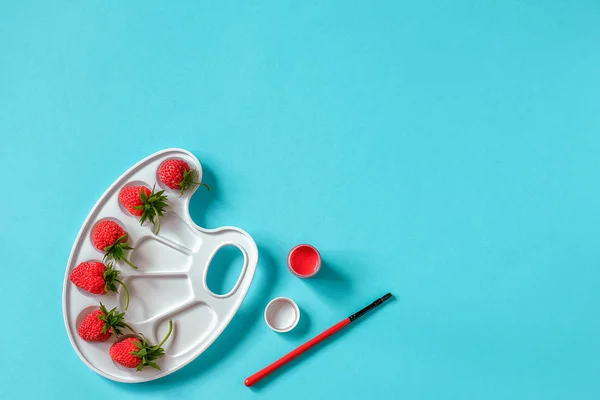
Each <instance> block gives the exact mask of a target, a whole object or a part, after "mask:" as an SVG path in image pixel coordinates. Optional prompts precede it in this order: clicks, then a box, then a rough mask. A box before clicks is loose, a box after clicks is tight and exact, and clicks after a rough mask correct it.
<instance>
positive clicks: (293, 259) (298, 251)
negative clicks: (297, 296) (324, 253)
mask: <svg viewBox="0 0 600 400" xmlns="http://www.w3.org/2000/svg"><path fill="white" fill-rule="evenodd" d="M287 262H288V268H289V269H290V271H291V272H292V274H294V275H296V276H297V277H298V278H311V277H313V276H315V275H316V274H317V273H318V272H319V270H320V269H321V255H320V254H319V251H318V250H317V249H315V248H314V247H313V246H311V245H310V244H299V245H298V246H296V247H294V248H293V249H292V250H290V254H288V259H287Z"/></svg>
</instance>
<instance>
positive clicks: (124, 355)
mask: <svg viewBox="0 0 600 400" xmlns="http://www.w3.org/2000/svg"><path fill="white" fill-rule="evenodd" d="M171 332H173V321H169V332H167V336H165V338H164V339H163V340H162V342H160V343H159V344H157V345H156V346H150V345H149V344H148V341H147V340H146V338H145V337H144V336H143V335H140V337H130V338H127V339H123V340H121V341H120V342H116V343H115V344H113V345H112V346H110V350H109V354H110V357H111V358H112V359H113V361H115V362H116V363H119V364H121V365H122V366H124V367H127V368H136V369H137V370H138V371H141V370H142V369H143V368H144V367H146V366H150V367H152V368H156V369H160V367H159V366H158V365H156V363H155V362H154V361H155V360H158V359H159V358H161V357H162V356H164V355H165V351H164V350H163V348H162V347H161V346H162V345H163V344H165V342H166V341H167V339H168V338H169V336H170V335H171Z"/></svg>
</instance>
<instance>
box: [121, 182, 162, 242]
mask: <svg viewBox="0 0 600 400" xmlns="http://www.w3.org/2000/svg"><path fill="white" fill-rule="evenodd" d="M164 192H165V191H164V190H161V191H160V192H156V193H154V188H152V190H150V189H148V188H147V187H146V186H125V187H124V188H123V189H121V192H120V193H119V201H120V202H121V204H122V205H123V207H125V208H126V209H127V211H129V212H130V213H131V214H132V215H135V216H137V217H141V218H140V224H142V225H143V224H144V222H146V220H147V219H148V220H150V222H152V224H154V217H156V220H157V224H156V232H155V233H156V234H158V232H159V231H160V217H162V216H163V215H164V213H165V208H167V206H168V203H167V196H165V195H163V193H164Z"/></svg>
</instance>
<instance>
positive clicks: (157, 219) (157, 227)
mask: <svg viewBox="0 0 600 400" xmlns="http://www.w3.org/2000/svg"><path fill="white" fill-rule="evenodd" d="M152 209H153V210H154V214H155V215H156V232H154V234H155V235H158V232H160V214H159V213H158V211H156V208H155V207H154V206H152Z"/></svg>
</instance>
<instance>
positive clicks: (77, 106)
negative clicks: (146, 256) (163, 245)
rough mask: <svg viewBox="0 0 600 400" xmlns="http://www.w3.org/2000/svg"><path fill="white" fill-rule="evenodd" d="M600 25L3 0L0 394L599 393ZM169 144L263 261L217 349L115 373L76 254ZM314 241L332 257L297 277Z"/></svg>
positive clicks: (224, 4)
mask: <svg viewBox="0 0 600 400" xmlns="http://www.w3.org/2000/svg"><path fill="white" fill-rule="evenodd" d="M599 39H600V5H599V3H598V2H597V1H578V2H567V1H547V0H544V1H542V0H540V1H512V0H511V1H483V2H482V1H460V0H459V1H453V2H443V1H439V0H430V1H427V0H426V1H419V2H407V1H381V2H366V1H365V2H357V1H331V2H313V1H306V2H291V1H277V2H266V1H248V2H229V1H219V2H208V1H204V2H185V1H178V2H158V1H147V2H137V3H136V2H122V1H85V2H60V1H55V2H36V3H32V2H26V1H3V2H2V3H1V5H0V135H1V147H0V171H1V172H0V173H1V177H2V181H3V184H4V194H3V195H2V209H3V216H2V219H1V221H2V222H0V225H1V227H2V229H1V230H0V239H1V241H0V243H1V248H0V268H1V269H2V289H1V290H0V300H1V304H2V317H1V318H2V321H3V325H2V326H3V329H2V331H3V335H2V336H3V340H2V345H1V352H0V358H1V360H0V397H2V398H6V399H9V398H13V397H15V398H16V397H19V398H23V399H34V398H41V397H43V396H45V398H51V399H55V398H75V396H81V395H83V394H84V393H85V396H86V398H88V399H107V398H145V399H166V398H173V396H177V398H181V399H213V398H214V399H220V398H227V399H241V398H250V399H251V398H261V399H282V398H287V399H290V400H294V399H308V398H316V399H324V398H383V397H384V396H386V397H387V398H390V399H401V398H403V399H477V398H480V399H508V398H510V399H573V398H577V399H597V398H599V397H600V380H599V379H598V371H599V370H600V340H599V334H600V318H598V305H599V304H600V265H599V264H600V249H599V246H598V243H599V241H600V207H599V206H600V189H599V182H600V169H599V162H598V159H599V158H598V154H599V152H600V101H599V97H600V72H599V71H600V40H599ZM167 147H183V148H186V149H189V150H190V151H192V152H193V153H194V154H195V155H196V156H197V157H198V158H199V159H200V161H201V162H202V163H203V165H204V167H205V179H204V180H205V182H207V183H208V184H210V185H211V186H213V190H212V191H211V192H210V193H207V192H205V191H198V192H197V194H196V195H195V196H194V199H193V201H192V205H191V213H192V216H193V218H194V220H195V221H196V222H197V223H199V224H200V225H203V226H205V227H218V226H222V225H236V226H239V227H242V228H244V229H246V230H247V231H248V232H250V233H251V234H252V235H253V237H254V238H255V240H256V242H257V244H258V246H259V249H260V255H261V260H260V263H259V269H258V272H257V274H256V277H255V281H254V283H253V285H252V287H251V290H250V292H249V294H248V297H247V298H246V301H245V302H244V303H243V305H242V307H241V309H240V311H239V314H238V315H236V317H235V318H234V319H233V321H232V323H231V325H230V326H229V327H228V328H227V330H226V331H225V332H224V334H223V335H222V336H221V337H220V338H219V339H218V340H217V342H215V344H214V345H213V346H212V347H211V348H209V350H208V351H207V352H206V353H204V354H203V355H202V356H200V357H199V358H198V359H197V360H196V361H194V362H193V363H192V364H191V365H189V366H188V367H186V368H184V369H183V370H181V371H179V372H177V373H175V374H173V375H171V376H169V377H167V378H165V379H161V380H159V381H156V382H152V383H148V384H142V385H124V384H117V383H114V382H111V381H108V380H106V379H104V378H102V377H100V376H98V375H96V374H95V373H93V372H92V371H91V370H89V369H88V368H86V367H85V366H84V364H83V363H82V362H81V361H80V360H79V358H78V357H77V355H76V354H75V352H74V351H73V349H72V348H71V345H70V343H69V340H68V338H67V335H66V333H65V328H64V325H63V319H62V312H61V291H62V280H63V276H64V268H65V265H66V262H67V259H68V256H69V252H70V250H71V246H72V244H73V241H74V239H75V237H76V235H77V232H78V230H79V228H80V226H81V224H82V222H83V220H84V219H85V217H86V215H87V213H88V212H89V210H90V209H91V207H92V206H93V204H94V203H95V202H96V200H97V199H98V198H99V196H100V195H101V194H102V193H103V192H104V190H105V189H106V188H107V187H108V186H109V185H110V184H111V183H112V182H113V181H114V180H115V179H116V178H117V177H118V176H120V174H121V173H123V172H124V171H125V170H126V169H127V168H129V167H130V166H131V165H133V164H134V163H136V162H137V161H138V160H140V159H141V158H143V157H146V156H147V155H149V154H151V153H153V152H155V151H157V150H160V149H163V148H167ZM300 242H309V243H311V244H313V245H315V246H317V247H318V248H319V250H320V251H321V253H322V255H323V258H324V261H325V264H326V265H325V267H324V269H323V271H322V272H321V274H320V275H319V276H318V277H317V278H315V279H312V280H309V281H301V280H299V279H297V278H295V277H293V276H292V275H291V274H290V273H289V272H288V271H287V270H286V265H285V257H286V254H287V252H288V251H289V249H290V248H291V247H292V246H293V245H295V244H297V243H300ZM236 268H237V267H236ZM225 275H226V279H229V280H231V279H232V278H231V274H229V273H228V274H225ZM386 291H391V292H393V293H394V295H395V300H394V301H393V302H390V303H389V304H387V305H386V306H385V307H383V308H381V309H379V310H378V311H377V312H376V313H373V314H372V315H370V316H369V317H368V319H367V318H365V319H364V320H362V321H361V322H360V323H358V324H356V325H355V326H353V327H352V328H351V329H349V330H348V331H346V332H345V333H343V334H341V335H339V337H337V338H335V339H334V340H332V341H331V342H329V343H327V344H326V345H324V346H322V347H321V348H320V349H319V351H317V352H314V353H312V354H310V355H307V357H305V358H304V359H303V360H301V361H300V362H298V363H295V364H294V365H293V366H291V367H290V368H287V369H286V370H285V371H283V373H280V374H278V375H277V376H275V377H274V378H273V379H269V380H268V381H265V382H264V384H262V385H260V386H259V387H257V388H255V389H247V388H245V387H244V386H243V380H244V378H245V377H246V376H247V375H249V374H250V373H252V372H254V371H256V370H257V369H259V368H261V367H263V366H264V365H266V364H267V363H269V362H271V361H273V360H274V359H275V358H277V357H278V356H280V355H282V354H283V353H285V352H287V351H288V350H290V349H292V348H293V347H295V346H297V345H299V344H300V343H302V342H303V341H305V340H307V339H309V338H310V337H311V336H312V335H314V334H316V333H318V332H320V331H321V330H323V329H325V328H326V327H328V326H329V325H331V324H333V323H335V322H337V321H338V320H340V319H342V318H343V317H345V316H347V315H348V314H350V313H352V312H353V311H355V310H356V309H357V308H360V307H361V306H363V305H365V304H366V303H368V302H370V301H372V300H373V299H374V298H375V297H378V296H380V295H382V294H384V293H385V292H386ZM281 295H285V296H290V297H292V298H294V299H295V300H296V301H297V302H298V304H299V305H300V307H301V309H302V312H303V320H302V323H301V324H300V326H299V327H298V328H297V329H296V330H295V331H294V332H292V333H290V334H284V335H280V334H276V333H274V332H272V331H270V330H269V329H268V328H267V326H266V325H265V323H264V321H263V319H262V318H263V317H262V312H263V308H264V306H265V305H266V303H267V302H268V301H269V300H270V299H271V298H273V297H276V296H281Z"/></svg>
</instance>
